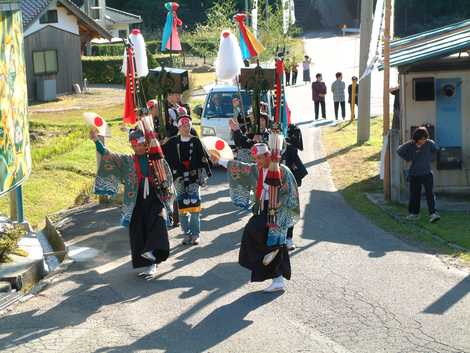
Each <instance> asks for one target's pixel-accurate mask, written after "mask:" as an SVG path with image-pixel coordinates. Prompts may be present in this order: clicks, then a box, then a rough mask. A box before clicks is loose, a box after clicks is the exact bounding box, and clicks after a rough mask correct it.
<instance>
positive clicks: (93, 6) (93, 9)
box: [89, 0, 101, 21]
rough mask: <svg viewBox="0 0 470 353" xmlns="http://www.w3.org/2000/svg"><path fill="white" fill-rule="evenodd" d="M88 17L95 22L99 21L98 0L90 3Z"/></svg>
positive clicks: (99, 8)
mask: <svg viewBox="0 0 470 353" xmlns="http://www.w3.org/2000/svg"><path fill="white" fill-rule="evenodd" d="M89 4H90V17H91V18H92V19H94V20H95V21H98V20H101V6H100V1H99V0H91V1H90V3H89Z"/></svg>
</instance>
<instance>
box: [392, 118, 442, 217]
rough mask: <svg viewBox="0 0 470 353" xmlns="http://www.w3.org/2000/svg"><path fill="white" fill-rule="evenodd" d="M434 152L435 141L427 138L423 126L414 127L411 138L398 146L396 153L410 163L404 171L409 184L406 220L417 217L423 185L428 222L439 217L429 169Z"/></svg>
mask: <svg viewBox="0 0 470 353" xmlns="http://www.w3.org/2000/svg"><path fill="white" fill-rule="evenodd" d="M436 152H437V146H436V143H435V142H434V141H433V140H430V139H429V133H428V130H427V129H426V128H425V127H419V128H418V129H416V130H415V132H414V133H413V139H412V140H411V141H408V142H407V143H405V144H403V145H401V146H400V147H398V150H397V153H398V155H399V156H400V157H401V158H403V159H404V160H405V161H406V162H408V163H409V164H410V167H409V169H408V170H407V171H406V174H407V179H408V182H409V184H410V200H409V204H408V211H409V215H408V217H407V219H408V220H418V219H419V211H420V207H421V189H422V187H423V186H424V191H425V193H426V201H427V203H428V211H429V222H430V223H434V222H437V221H438V220H439V219H441V217H440V216H439V213H438V212H437V210H436V201H435V197H434V176H433V174H432V169H431V162H432V161H433V159H434V155H435V154H436Z"/></svg>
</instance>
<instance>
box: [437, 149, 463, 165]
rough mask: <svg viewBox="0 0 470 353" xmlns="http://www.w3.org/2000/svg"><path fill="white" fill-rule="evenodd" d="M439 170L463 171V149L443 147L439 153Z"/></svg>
mask: <svg viewBox="0 0 470 353" xmlns="http://www.w3.org/2000/svg"><path fill="white" fill-rule="evenodd" d="M437 169H438V170H453V169H462V148H461V147H443V148H440V149H439V151H438V153H437Z"/></svg>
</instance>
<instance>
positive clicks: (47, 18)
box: [39, 10, 59, 24]
mask: <svg viewBox="0 0 470 353" xmlns="http://www.w3.org/2000/svg"><path fill="white" fill-rule="evenodd" d="M58 22H59V20H58V17H57V10H49V11H47V12H46V13H45V14H44V15H42V16H41V17H40V18H39V23H41V24H46V23H58Z"/></svg>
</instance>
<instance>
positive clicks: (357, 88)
mask: <svg viewBox="0 0 470 353" xmlns="http://www.w3.org/2000/svg"><path fill="white" fill-rule="evenodd" d="M351 80H352V81H353V82H356V92H355V94H354V104H356V106H357V98H358V97H359V84H358V83H357V77H356V76H353V77H352V79H351ZM351 102H352V84H350V85H349V86H348V103H349V107H350V108H351V116H352V105H351Z"/></svg>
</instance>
